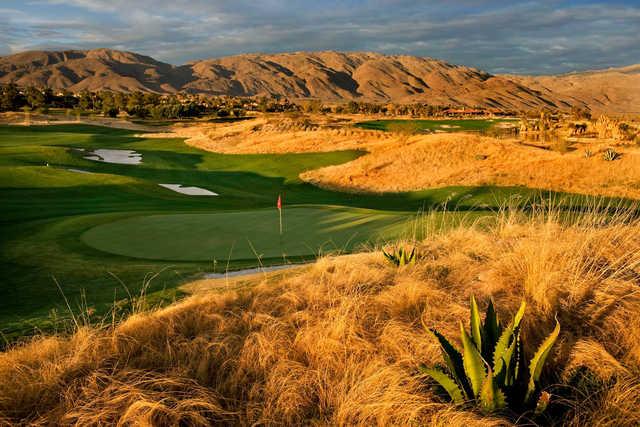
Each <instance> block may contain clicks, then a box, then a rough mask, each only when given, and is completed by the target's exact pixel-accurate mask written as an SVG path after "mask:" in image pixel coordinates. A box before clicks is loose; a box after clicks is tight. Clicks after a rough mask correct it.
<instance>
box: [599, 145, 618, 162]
mask: <svg viewBox="0 0 640 427" xmlns="http://www.w3.org/2000/svg"><path fill="white" fill-rule="evenodd" d="M618 157H620V154H618V152H617V151H616V150H614V149H613V148H607V149H606V150H605V151H604V153H602V158H603V159H604V160H606V161H607V162H613V161H614V160H616V159H617V158H618Z"/></svg>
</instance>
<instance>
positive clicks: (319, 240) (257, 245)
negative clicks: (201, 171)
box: [82, 206, 413, 261]
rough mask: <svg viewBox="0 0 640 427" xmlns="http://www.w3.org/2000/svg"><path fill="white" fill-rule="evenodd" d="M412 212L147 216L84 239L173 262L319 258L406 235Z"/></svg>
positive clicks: (322, 209) (303, 210) (301, 210)
mask: <svg viewBox="0 0 640 427" xmlns="http://www.w3.org/2000/svg"><path fill="white" fill-rule="evenodd" d="M412 219H413V217H412V215H411V214H408V213H398V212H385V211H376V210H367V209H354V208H348V209H347V208H339V207H329V206H319V207H290V208H287V209H285V210H284V215H283V224H284V233H283V236H282V238H281V237H280V233H279V220H278V211H277V210H276V209H259V210H251V211H242V212H221V213H202V214H173V215H146V216H137V217H132V218H127V219H124V220H119V221H115V222H111V223H107V224H103V225H99V226H96V227H94V228H91V229H90V230H88V231H86V232H85V233H84V234H83V235H82V240H83V241H84V242H85V243H86V244H87V245H89V246H92V247H93V248H96V249H99V250H101V251H104V252H109V253H112V254H118V255H124V256H129V257H135V258H143V259H154V260H167V261H207V260H208V261H211V260H214V259H216V260H220V261H225V260H227V259H230V260H241V259H256V258H258V257H259V258H264V259H268V258H275V257H282V256H283V255H284V256H305V255H317V254H319V253H326V252H332V251H336V250H351V249H354V248H355V247H357V246H358V245H362V244H365V243H378V242H380V241H384V240H386V239H393V238H398V237H402V235H403V233H410V232H411V230H412V227H411V225H412V223H413V221H412Z"/></svg>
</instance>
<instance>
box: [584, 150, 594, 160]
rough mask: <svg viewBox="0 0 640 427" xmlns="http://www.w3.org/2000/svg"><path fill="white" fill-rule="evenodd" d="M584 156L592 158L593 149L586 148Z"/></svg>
mask: <svg viewBox="0 0 640 427" xmlns="http://www.w3.org/2000/svg"><path fill="white" fill-rule="evenodd" d="M584 157H585V159H590V158H591V157H593V151H591V150H584Z"/></svg>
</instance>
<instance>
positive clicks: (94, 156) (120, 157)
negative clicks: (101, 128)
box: [84, 149, 142, 165]
mask: <svg viewBox="0 0 640 427" xmlns="http://www.w3.org/2000/svg"><path fill="white" fill-rule="evenodd" d="M90 154H91V155H90V156H85V157H84V158H85V159H87V160H94V161H96V162H104V163H117V164H120V165H139V164H140V163H142V154H140V153H136V152H135V151H133V150H110V149H98V150H93V151H92V152H90Z"/></svg>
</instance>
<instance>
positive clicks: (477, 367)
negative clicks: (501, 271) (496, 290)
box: [421, 297, 560, 412]
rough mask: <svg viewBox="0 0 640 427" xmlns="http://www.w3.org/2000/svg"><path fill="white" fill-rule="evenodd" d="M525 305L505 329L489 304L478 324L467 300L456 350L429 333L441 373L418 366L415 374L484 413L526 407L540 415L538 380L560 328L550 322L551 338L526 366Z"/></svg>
mask: <svg viewBox="0 0 640 427" xmlns="http://www.w3.org/2000/svg"><path fill="white" fill-rule="evenodd" d="M525 307H526V304H525V302H524V301H523V302H522V304H521V305H520V309H519V310H518V311H517V313H516V314H515V315H514V317H513V319H512V320H511V322H510V323H509V324H508V325H507V326H506V327H505V326H503V325H502V324H501V322H500V320H499V319H498V315H497V314H496V311H495V309H494V306H493V302H489V305H488V307H487V311H486V316H485V320H484V323H483V322H482V321H481V319H480V314H479V311H478V305H477V303H476V300H475V298H474V297H471V330H470V332H469V333H467V331H465V329H464V327H463V325H462V322H460V335H461V337H462V351H459V350H458V349H456V348H455V347H454V346H453V345H452V344H451V343H450V342H449V341H448V340H447V339H446V338H445V337H444V336H443V335H442V334H440V333H439V332H438V331H436V330H434V329H431V332H432V333H433V335H434V336H435V337H436V339H437V340H438V342H439V343H440V347H441V349H442V355H443V357H444V360H445V363H446V365H447V369H440V368H438V367H434V368H429V367H426V366H422V367H421V371H422V372H423V373H425V374H427V375H428V376H429V377H431V378H433V379H434V380H435V381H436V382H437V383H438V384H439V385H440V386H442V387H443V388H444V390H445V391H446V392H447V393H448V395H449V396H450V397H451V400H452V401H453V402H455V403H465V402H468V403H475V404H477V405H479V406H480V408H481V409H482V410H483V411H484V412H493V411H497V410H501V409H504V408H507V407H509V408H510V409H512V410H514V411H524V410H527V409H530V408H531V409H535V410H536V412H541V411H543V410H544V409H545V408H546V405H547V403H548V400H549V397H550V396H549V394H548V393H539V387H538V385H539V384H538V381H539V379H540V374H541V373H542V367H543V366H544V363H545V361H546V359H547V356H548V355H549V352H550V351H551V347H552V346H553V344H554V343H555V341H556V340H557V338H558V335H559V334H560V324H559V323H558V321H557V320H556V326H555V328H554V329H553V331H552V332H551V334H550V335H549V336H548V337H547V338H546V339H545V340H544V341H543V342H542V344H540V347H538V350H537V351H536V352H535V354H534V355H533V358H531V360H530V361H529V362H527V360H526V358H525V354H524V345H523V343H522V337H521V336H520V323H521V321H522V317H523V316H524V311H525ZM536 397H537V399H536ZM534 403H536V404H534Z"/></svg>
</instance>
